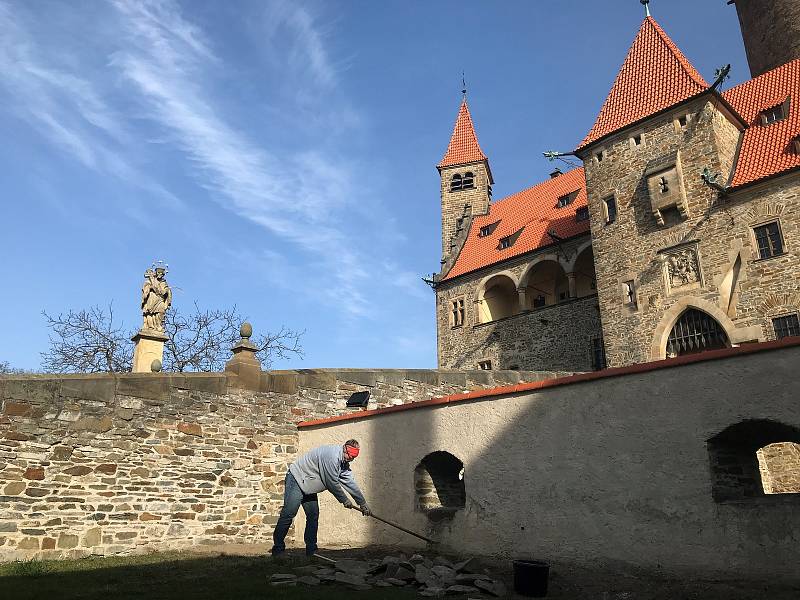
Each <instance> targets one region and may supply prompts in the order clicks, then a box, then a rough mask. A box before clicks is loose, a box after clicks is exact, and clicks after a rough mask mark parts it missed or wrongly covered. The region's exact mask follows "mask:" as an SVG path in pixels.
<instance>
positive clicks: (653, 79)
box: [578, 17, 708, 150]
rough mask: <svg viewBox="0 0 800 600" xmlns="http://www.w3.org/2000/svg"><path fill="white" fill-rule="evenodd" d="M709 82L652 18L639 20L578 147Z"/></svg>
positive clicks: (698, 89)
mask: <svg viewBox="0 0 800 600" xmlns="http://www.w3.org/2000/svg"><path fill="white" fill-rule="evenodd" d="M707 88H708V84H707V83H706V82H705V80H704V79H703V77H702V76H701V75H700V74H699V73H698V72H697V71H696V70H695V68H694V67H693V66H692V65H691V64H690V63H689V61H688V60H686V57H684V56H683V54H682V53H681V51H680V50H679V49H678V47H677V46H676V45H675V43H674V42H673V41H672V40H671V39H670V38H669V36H667V34H666V33H664V30H663V29H661V27H660V26H659V24H658V23H656V21H655V19H653V17H647V18H646V19H645V20H644V22H643V23H642V26H641V28H640V29H639V33H638V35H637V36H636V39H635V40H634V41H633V45H632V46H631V49H630V50H629V51H628V56H627V57H626V58H625V62H624V63H623V64H622V68H621V69H620V71H619V74H618V75H617V79H616V80H615V81H614V85H613V86H612V87H611V91H610V92H609V94H608V98H606V101H605V103H604V104H603V108H602V109H600V114H599V115H598V116H597V121H596V122H595V124H594V127H592V129H591V131H590V132H589V133H588V134H587V136H586V138H585V139H584V140H583V141H582V142H581V144H580V146H579V147H578V150H580V149H582V148H585V147H586V146H588V145H589V144H592V143H593V142H596V141H597V140H599V139H601V138H603V137H605V136H607V135H609V134H611V133H614V132H615V131H618V130H619V129H622V128H623V127H626V126H628V125H632V124H633V123H636V122H638V121H640V120H642V119H644V118H646V117H649V116H651V115H654V114H656V113H658V112H660V111H662V110H664V109H666V108H669V107H670V106H673V105H675V104H677V103H679V102H682V101H684V100H687V99H689V98H691V97H692V96H696V95H697V94H699V93H701V92H703V91H705V90H706V89H707Z"/></svg>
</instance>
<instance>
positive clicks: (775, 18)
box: [729, 0, 800, 77]
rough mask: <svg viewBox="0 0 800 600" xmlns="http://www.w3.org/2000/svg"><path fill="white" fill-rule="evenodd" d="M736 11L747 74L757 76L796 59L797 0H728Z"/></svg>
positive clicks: (799, 49)
mask: <svg viewBox="0 0 800 600" xmlns="http://www.w3.org/2000/svg"><path fill="white" fill-rule="evenodd" d="M729 4H735V5H736V11H737V12H738V13H739V23H741V26H742V37H744V45H745V50H747V61H748V63H750V73H751V75H752V76H753V77H757V76H759V75H761V74H762V73H766V72H767V71H771V70H772V69H774V68H776V67H780V66H781V65H784V64H786V63H788V62H790V61H792V60H795V59H796V58H800V2H799V1H798V0H731V1H730V2H729Z"/></svg>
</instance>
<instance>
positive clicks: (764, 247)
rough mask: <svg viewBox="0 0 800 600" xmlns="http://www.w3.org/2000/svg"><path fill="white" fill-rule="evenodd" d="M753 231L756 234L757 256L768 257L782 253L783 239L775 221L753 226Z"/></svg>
mask: <svg viewBox="0 0 800 600" xmlns="http://www.w3.org/2000/svg"><path fill="white" fill-rule="evenodd" d="M753 231H754V232H755V234H756V244H757V245H758V255H759V258H770V257H772V256H778V255H779V254H783V239H782V238H781V229H780V227H779V226H778V222H777V221H775V222H773V223H767V224H766V225H761V226H759V227H755V228H754V229H753Z"/></svg>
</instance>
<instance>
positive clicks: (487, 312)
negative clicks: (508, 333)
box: [478, 274, 519, 323]
mask: <svg viewBox="0 0 800 600" xmlns="http://www.w3.org/2000/svg"><path fill="white" fill-rule="evenodd" d="M478 311H479V314H478V317H479V321H480V322H481V323H489V322H491V321H497V320H498V319H504V318H506V317H510V316H512V315H515V314H517V313H518V312H519V294H518V292H517V286H516V284H515V283H514V280H513V279H511V278H510V277H509V276H507V275H502V274H501V275H495V276H494V277H492V278H490V279H489V280H487V281H486V282H485V283H484V284H483V289H482V291H481V294H480V296H479V298H478Z"/></svg>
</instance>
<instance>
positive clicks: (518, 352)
mask: <svg viewBox="0 0 800 600" xmlns="http://www.w3.org/2000/svg"><path fill="white" fill-rule="evenodd" d="M588 241H589V236H588V235H586V236H582V237H581V238H577V239H575V240H571V241H570V242H566V243H564V244H563V246H562V247H561V248H551V249H546V250H544V251H541V252H535V253H529V254H526V255H523V256H521V257H518V258H516V259H512V260H509V261H507V262H504V263H503V264H502V265H494V266H492V267H488V268H486V269H481V270H480V271H476V272H475V273H470V274H467V275H463V276H461V277H457V278H455V279H454V280H449V281H445V282H443V283H441V284H439V285H438V286H437V288H436V300H437V302H436V320H437V332H438V356H439V365H440V366H441V367H443V368H454V369H477V368H479V363H480V362H482V361H487V360H489V361H491V366H492V368H494V369H523V370H534V371H558V372H562V373H566V372H570V373H572V372H576V371H591V370H593V369H595V368H597V365H595V363H594V357H593V344H594V343H599V344H601V342H600V340H601V339H602V333H601V325H600V313H599V308H598V304H597V295H596V294H594V293H593V290H589V289H585V290H580V292H579V293H580V294H586V295H583V296H582V297H572V298H569V299H567V300H564V301H561V302H559V303H558V304H551V305H548V306H544V307H540V308H535V309H530V308H524V309H520V308H519V307H520V306H530V299H529V298H528V299H526V289H525V286H526V274H527V273H530V272H531V269H532V268H533V267H535V265H536V264H537V263H538V262H539V261H545V260H546V261H552V262H555V263H557V264H559V265H560V266H561V268H562V269H563V270H564V271H565V274H568V273H569V272H571V271H572V268H573V267H572V265H574V263H575V261H576V259H577V256H578V254H579V253H580V252H583V251H584V250H585V249H586V246H587V243H588ZM497 274H506V275H508V276H509V277H511V278H512V279H513V280H514V283H515V285H516V286H518V287H517V290H515V294H520V298H521V299H517V298H515V302H516V303H517V305H518V307H517V311H516V312H517V314H515V315H513V316H510V317H506V318H504V319H500V320H496V321H491V322H488V323H481V322H480V319H479V308H480V307H479V300H478V299H479V294H480V292H481V289H482V287H483V286H484V284H485V283H486V281H487V279H488V278H489V277H490V276H493V275H497ZM590 292H591V293H590ZM527 293H529V294H530V293H532V292H527ZM462 297H463V298H464V323H463V324H462V325H460V326H458V327H453V324H452V322H451V317H450V304H451V301H452V300H453V299H455V298H462ZM594 340H598V341H597V342H594Z"/></svg>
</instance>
